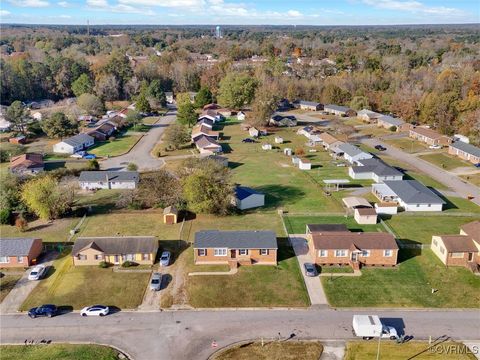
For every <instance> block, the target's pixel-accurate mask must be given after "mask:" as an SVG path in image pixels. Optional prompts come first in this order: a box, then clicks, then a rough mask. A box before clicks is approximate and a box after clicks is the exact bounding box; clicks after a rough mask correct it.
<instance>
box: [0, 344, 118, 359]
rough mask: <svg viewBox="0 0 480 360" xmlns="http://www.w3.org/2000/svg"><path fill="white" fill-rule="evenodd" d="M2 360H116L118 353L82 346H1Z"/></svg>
mask: <svg viewBox="0 0 480 360" xmlns="http://www.w3.org/2000/svg"><path fill="white" fill-rule="evenodd" d="M0 353H1V354H2V359H3V360H8V359H11V360H13V359H22V360H66V359H75V360H116V359H118V351H116V350H115V349H112V348H110V347H107V346H101V345H93V344H88V345H83V344H49V345H2V346H0Z"/></svg>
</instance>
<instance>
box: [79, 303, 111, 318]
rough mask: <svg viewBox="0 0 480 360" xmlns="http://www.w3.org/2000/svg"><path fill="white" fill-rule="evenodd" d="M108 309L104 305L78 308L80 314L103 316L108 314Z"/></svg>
mask: <svg viewBox="0 0 480 360" xmlns="http://www.w3.org/2000/svg"><path fill="white" fill-rule="evenodd" d="M109 312H110V309H109V307H108V306H105V305H92V306H87V307H84V308H83V309H82V310H80V315H81V316H105V315H108V313H109Z"/></svg>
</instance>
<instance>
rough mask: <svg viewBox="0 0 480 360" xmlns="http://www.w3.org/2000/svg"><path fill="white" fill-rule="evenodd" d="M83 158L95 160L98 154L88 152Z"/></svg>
mask: <svg viewBox="0 0 480 360" xmlns="http://www.w3.org/2000/svg"><path fill="white" fill-rule="evenodd" d="M83 158H84V159H86V160H93V159H95V158H96V156H95V155H94V154H86V155H85V156H84V157H83Z"/></svg>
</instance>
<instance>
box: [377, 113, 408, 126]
mask: <svg viewBox="0 0 480 360" xmlns="http://www.w3.org/2000/svg"><path fill="white" fill-rule="evenodd" d="M378 120H380V121H383V122H385V123H387V124H390V125H392V126H400V125H402V124H405V121H403V120H402V119H398V118H394V117H392V116H390V115H382V116H380V117H379V118H378Z"/></svg>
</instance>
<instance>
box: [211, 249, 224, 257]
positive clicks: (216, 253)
mask: <svg viewBox="0 0 480 360" xmlns="http://www.w3.org/2000/svg"><path fill="white" fill-rule="evenodd" d="M213 255H214V256H227V249H225V248H217V249H214V250H213Z"/></svg>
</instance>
